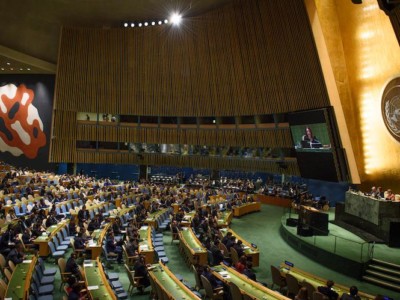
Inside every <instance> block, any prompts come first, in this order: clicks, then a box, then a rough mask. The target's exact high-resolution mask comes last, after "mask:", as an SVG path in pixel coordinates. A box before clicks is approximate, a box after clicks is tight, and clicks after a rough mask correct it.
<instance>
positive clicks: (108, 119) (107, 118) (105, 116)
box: [99, 113, 119, 123]
mask: <svg viewBox="0 0 400 300" xmlns="http://www.w3.org/2000/svg"><path fill="white" fill-rule="evenodd" d="M99 121H100V122H101V123H118V122H119V116H118V115H114V114H109V113H100V114H99Z"/></svg>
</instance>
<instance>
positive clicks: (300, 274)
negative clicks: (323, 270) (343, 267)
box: [280, 263, 375, 300]
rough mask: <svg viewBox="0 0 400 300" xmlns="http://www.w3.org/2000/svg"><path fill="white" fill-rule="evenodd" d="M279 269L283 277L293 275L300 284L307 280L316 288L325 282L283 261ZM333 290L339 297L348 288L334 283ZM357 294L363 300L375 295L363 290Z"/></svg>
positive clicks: (348, 289) (346, 291) (347, 290)
mask: <svg viewBox="0 0 400 300" xmlns="http://www.w3.org/2000/svg"><path fill="white" fill-rule="evenodd" d="M280 271H281V275H282V276H283V277H285V276H286V274H290V275H293V276H294V277H295V278H296V279H297V281H298V282H299V284H300V285H302V283H303V282H308V283H310V284H311V285H312V286H314V287H315V289H317V288H318V287H319V286H324V285H325V284H326V282H327V280H326V279H323V278H321V277H318V276H316V275H313V274H311V273H308V272H305V271H303V270H300V269H297V268H294V267H289V266H287V265H285V264H284V263H281V265H280ZM334 290H335V291H336V292H337V293H338V294H339V297H340V296H341V295H342V294H343V293H348V292H349V291H350V288H349V287H347V286H344V285H341V284H337V283H335V285H334ZM358 295H359V296H360V297H361V299H363V300H370V299H374V298H375V296H372V295H368V294H366V293H363V292H358Z"/></svg>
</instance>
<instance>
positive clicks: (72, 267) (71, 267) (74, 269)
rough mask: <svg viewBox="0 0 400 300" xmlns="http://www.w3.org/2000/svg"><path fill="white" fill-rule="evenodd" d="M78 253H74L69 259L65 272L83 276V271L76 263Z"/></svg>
mask: <svg viewBox="0 0 400 300" xmlns="http://www.w3.org/2000/svg"><path fill="white" fill-rule="evenodd" d="M75 260H76V254H75V253H72V254H71V256H70V257H69V258H68V260H67V264H66V266H65V272H66V273H71V274H72V275H74V276H75V277H77V278H81V272H80V270H79V266H78V264H77V263H76V261H75Z"/></svg>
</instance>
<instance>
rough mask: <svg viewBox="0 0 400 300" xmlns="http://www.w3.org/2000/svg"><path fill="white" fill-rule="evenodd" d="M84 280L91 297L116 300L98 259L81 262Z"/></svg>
mask: <svg viewBox="0 0 400 300" xmlns="http://www.w3.org/2000/svg"><path fill="white" fill-rule="evenodd" d="M83 269H84V271H85V281H86V286H87V290H88V293H89V294H90V297H91V299H99V300H100V299H111V300H117V297H116V296H115V294H114V292H113V290H112V288H111V286H110V284H109V283H108V280H107V278H106V275H105V273H104V269H103V266H102V264H101V262H100V260H99V259H96V260H89V261H85V262H84V263H83Z"/></svg>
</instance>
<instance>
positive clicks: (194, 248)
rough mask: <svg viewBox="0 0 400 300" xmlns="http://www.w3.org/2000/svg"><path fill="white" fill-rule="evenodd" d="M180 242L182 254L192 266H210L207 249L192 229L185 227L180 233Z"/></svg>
mask: <svg viewBox="0 0 400 300" xmlns="http://www.w3.org/2000/svg"><path fill="white" fill-rule="evenodd" d="M179 241H180V247H182V250H183V251H182V252H183V253H184V255H185V257H186V258H187V259H188V260H189V261H190V263H191V264H192V265H201V266H205V265H207V264H208V255H207V249H206V248H204V247H203V245H202V243H201V242H200V241H199V239H198V238H197V237H196V235H195V234H194V232H193V230H192V228H190V227H185V228H183V229H182V230H181V231H179Z"/></svg>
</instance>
